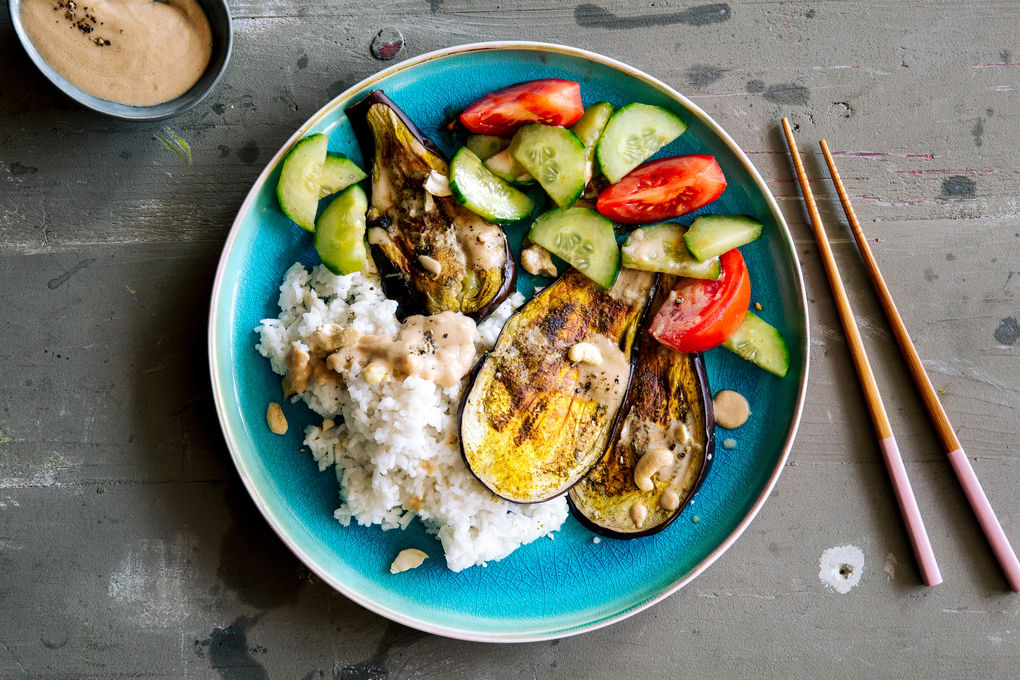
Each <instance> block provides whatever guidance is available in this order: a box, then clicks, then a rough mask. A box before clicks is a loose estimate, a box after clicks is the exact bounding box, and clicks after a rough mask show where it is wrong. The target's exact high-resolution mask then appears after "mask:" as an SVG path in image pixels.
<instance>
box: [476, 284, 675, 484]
mask: <svg viewBox="0 0 1020 680" xmlns="http://www.w3.org/2000/svg"><path fill="white" fill-rule="evenodd" d="M655 281H656V275H655V274H651V273H649V272H639V271H636V270H626V271H623V272H621V273H620V276H619V277H618V278H617V280H616V283H615V284H614V285H613V287H612V288H610V289H609V290H606V289H604V288H602V287H601V286H599V285H598V284H597V283H595V282H593V281H591V280H590V279H588V278H587V277H586V276H584V275H583V274H581V273H580V272H578V271H577V270H575V269H568V270H567V271H566V272H564V274H563V275H562V276H561V277H560V278H559V279H557V280H556V281H555V282H553V283H552V284H551V285H550V286H549V287H548V288H546V289H545V290H543V291H542V292H541V293H539V294H538V295H537V296H535V297H534V298H533V299H532V300H531V301H530V302H528V303H527V304H526V305H525V306H524V307H523V308H522V309H521V310H520V311H519V312H518V313H517V314H515V315H514V316H512V317H511V318H510V320H509V321H507V323H506V326H504V327H503V332H502V333H501V334H500V336H499V340H498V341H497V342H496V346H495V347H494V348H493V350H492V352H491V353H489V354H488V355H487V356H486V357H485V358H484V359H483V360H482V362H481V363H480V364H479V367H478V369H477V371H476V373H475V376H474V379H473V381H472V384H471V386H470V388H469V389H468V390H467V392H466V395H465V397H464V400H463V402H462V404H461V413H460V442H461V450H462V452H463V454H464V458H465V460H467V464H468V466H469V467H470V468H471V471H472V472H473V473H474V474H475V476H476V477H478V479H479V480H481V482H482V484H484V485H485V486H486V487H488V488H489V490H490V491H492V492H493V493H495V494H496V495H497V496H501V497H503V498H505V499H507V500H510V501H514V502H517V503H537V502H539V501H544V500H548V499H550V498H553V497H554V496H558V495H559V494H561V493H563V492H564V491H566V490H567V489H569V488H570V487H571V486H572V485H573V484H575V483H576V482H577V480H579V479H580V478H581V477H583V476H584V474H585V473H586V472H587V471H588V469H589V468H590V467H591V466H592V465H594V464H595V462H596V461H598V460H599V458H600V457H601V456H602V454H603V452H604V451H605V449H606V446H607V445H608V443H609V440H610V434H611V432H612V431H613V426H614V423H615V422H616V419H617V415H618V414H619V412H620V407H621V406H622V405H623V401H624V397H625V396H626V393H627V385H628V383H629V382H630V375H631V372H632V362H631V354H632V353H631V348H632V346H633V343H634V337H635V335H636V333H637V329H638V327H639V326H640V325H641V322H642V319H643V316H644V312H645V308H646V307H647V306H648V302H649V299H650V298H651V295H652V293H653V291H654V290H655Z"/></svg>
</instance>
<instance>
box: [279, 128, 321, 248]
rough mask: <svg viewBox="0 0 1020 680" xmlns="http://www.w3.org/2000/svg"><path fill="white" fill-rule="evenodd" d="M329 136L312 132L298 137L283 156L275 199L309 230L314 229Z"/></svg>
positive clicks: (300, 225) (289, 215)
mask: <svg viewBox="0 0 1020 680" xmlns="http://www.w3.org/2000/svg"><path fill="white" fill-rule="evenodd" d="M328 144H329V137H327V136H326V135H324V134H315V135H309V136H308V137H305V138H303V139H300V140H298V143H297V144H295V145H294V148H292V149H291V150H290V151H288V152H287V155H286V156H284V158H283V166H282V167H281V168H280V181H279V182H278V183H277V185H276V199H277V200H278V201H279V202H280V210H282V211H283V214H284V215H286V216H287V217H289V218H290V219H292V220H293V221H294V222H295V223H296V224H297V225H298V226H299V227H301V228H302V229H304V230H306V231H314V230H315V213H316V211H318V209H319V190H320V187H321V184H322V165H323V163H325V161H326V146H327V145H328Z"/></svg>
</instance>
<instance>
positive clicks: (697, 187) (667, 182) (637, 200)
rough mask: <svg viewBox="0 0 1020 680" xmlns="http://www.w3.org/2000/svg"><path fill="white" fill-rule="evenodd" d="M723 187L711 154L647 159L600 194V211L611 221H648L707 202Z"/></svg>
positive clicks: (695, 208)
mask: <svg viewBox="0 0 1020 680" xmlns="http://www.w3.org/2000/svg"><path fill="white" fill-rule="evenodd" d="M725 188H726V177H724V176H723V171H722V168H720V167H719V164H718V163H716V162H715V159H714V158H713V157H711V156H704V155H694V156H672V157H671V158H663V159H660V160H657V161H649V162H648V163H645V164H644V165H639V166H638V167H636V168H634V169H633V170H631V171H630V172H629V173H627V174H626V175H625V176H624V177H623V179H621V180H620V181H619V182H617V183H616V184H612V185H610V186H609V188H608V189H606V190H605V191H603V192H602V193H601V194H600V195H599V202H598V209H599V212H600V213H602V214H603V215H605V216H606V217H608V218H609V219H611V220H613V221H614V222H625V223H628V224H650V223H652V222H663V221H665V220H668V219H671V218H673V217H677V216H679V215H686V214H687V213H689V212H694V211H695V210H697V209H698V208H700V207H702V206H704V205H708V204H709V203H711V202H712V201H714V200H715V199H717V198H719V194H721V193H722V192H723V189H725Z"/></svg>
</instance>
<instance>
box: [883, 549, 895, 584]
mask: <svg viewBox="0 0 1020 680" xmlns="http://www.w3.org/2000/svg"><path fill="white" fill-rule="evenodd" d="M896 564H897V562H896V555H893V554H892V553H886V555H885V566H883V567H882V571H884V572H885V580H886V581H892V580H893V579H894V578H896Z"/></svg>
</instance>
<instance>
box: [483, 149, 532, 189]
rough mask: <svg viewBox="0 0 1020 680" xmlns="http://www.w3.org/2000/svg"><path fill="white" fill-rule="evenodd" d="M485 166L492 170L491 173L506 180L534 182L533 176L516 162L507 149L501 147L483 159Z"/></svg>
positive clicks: (515, 182) (525, 182) (520, 182)
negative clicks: (498, 150)
mask: <svg viewBox="0 0 1020 680" xmlns="http://www.w3.org/2000/svg"><path fill="white" fill-rule="evenodd" d="M485 167H487V168H488V169H489V170H492V174H494V175H496V177H499V178H500V179H503V180H506V181H507V182H513V183H514V184H534V183H535V178H534V177H532V176H531V175H529V174H528V171H527V170H525V169H524V166H523V165H521V164H520V163H518V162H517V161H516V160H515V159H514V157H513V156H511V155H510V150H509V149H503V150H502V151H500V152H499V153H497V154H495V155H493V156H492V157H491V158H489V160H487V161H485Z"/></svg>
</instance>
